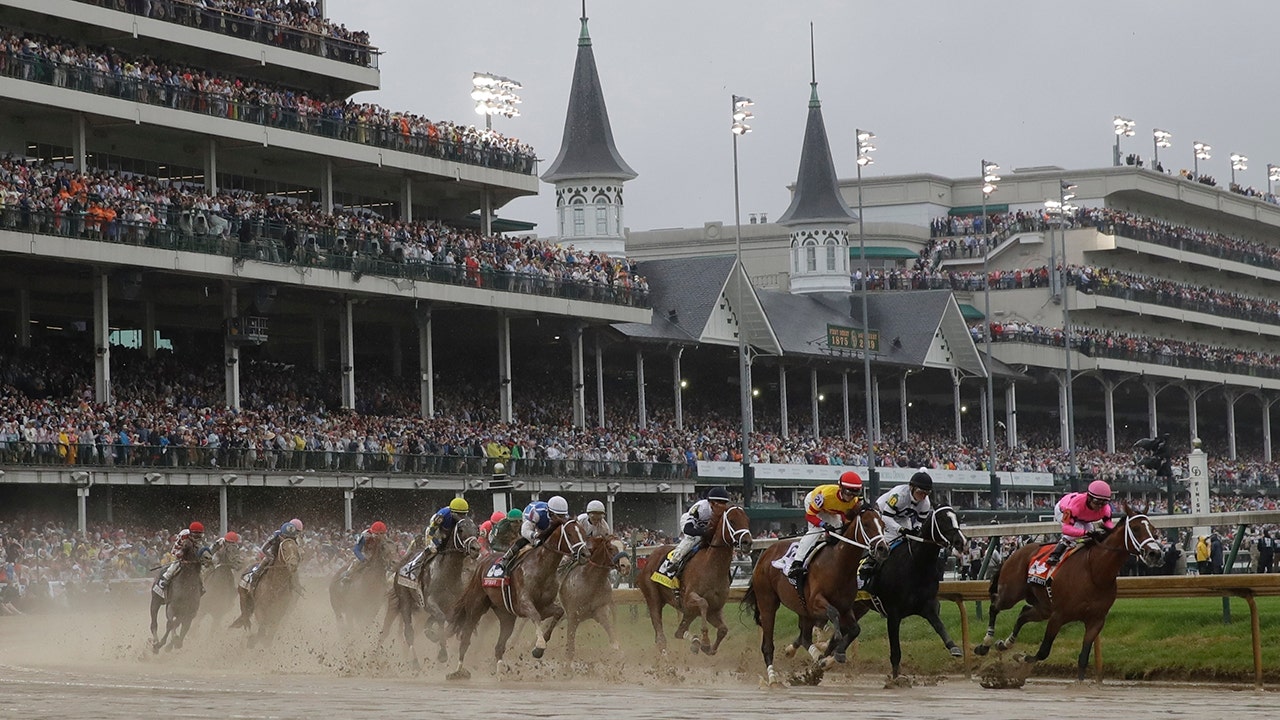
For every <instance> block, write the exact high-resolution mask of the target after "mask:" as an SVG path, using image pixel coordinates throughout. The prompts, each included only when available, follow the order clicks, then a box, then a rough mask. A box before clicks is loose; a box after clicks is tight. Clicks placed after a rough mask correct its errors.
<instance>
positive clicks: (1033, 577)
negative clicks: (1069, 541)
mask: <svg viewBox="0 0 1280 720" xmlns="http://www.w3.org/2000/svg"><path fill="white" fill-rule="evenodd" d="M1054 545H1055V544H1054V543H1049V544H1048V545H1042V546H1041V547H1040V549H1039V550H1037V551H1036V552H1035V554H1034V555H1032V556H1031V563H1030V564H1029V565H1028V566H1027V582H1029V583H1032V584H1034V585H1048V584H1049V583H1051V582H1052V581H1053V575H1054V573H1056V572H1057V571H1058V568H1060V567H1062V563H1063V561H1065V560H1066V559H1067V558H1069V557H1071V554H1072V553H1074V552H1075V551H1076V549H1077V548H1079V547H1080V546H1079V545H1074V544H1073V545H1068V546H1067V551H1066V552H1065V553H1063V554H1062V558H1061V559H1059V560H1058V564H1057V565H1054V566H1053V567H1049V564H1048V562H1047V560H1048V559H1049V553H1051V552H1053V548H1054Z"/></svg>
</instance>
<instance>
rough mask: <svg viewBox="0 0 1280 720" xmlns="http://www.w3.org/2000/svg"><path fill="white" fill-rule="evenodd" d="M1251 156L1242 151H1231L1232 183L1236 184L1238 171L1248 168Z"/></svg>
mask: <svg viewBox="0 0 1280 720" xmlns="http://www.w3.org/2000/svg"><path fill="white" fill-rule="evenodd" d="M1248 169H1249V158H1247V157H1245V156H1244V155H1241V154H1240V153H1231V184H1232V185H1235V184H1236V171H1237V170H1248Z"/></svg>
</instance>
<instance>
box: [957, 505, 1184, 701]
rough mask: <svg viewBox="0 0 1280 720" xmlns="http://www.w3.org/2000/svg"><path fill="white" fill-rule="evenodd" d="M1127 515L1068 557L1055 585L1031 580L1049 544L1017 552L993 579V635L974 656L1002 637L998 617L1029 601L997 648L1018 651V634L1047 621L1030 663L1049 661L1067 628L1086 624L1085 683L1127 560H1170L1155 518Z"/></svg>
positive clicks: (1080, 667)
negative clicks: (1153, 521)
mask: <svg viewBox="0 0 1280 720" xmlns="http://www.w3.org/2000/svg"><path fill="white" fill-rule="evenodd" d="M1124 513H1125V517H1124V519H1123V520H1121V521H1120V522H1118V523H1116V526H1115V527H1114V528H1113V529H1112V530H1110V531H1109V532H1107V533H1106V535H1105V536H1103V537H1102V538H1101V539H1100V540H1096V541H1090V542H1087V543H1086V544H1085V545H1084V546H1083V547H1081V548H1080V549H1079V550H1076V551H1075V552H1073V553H1071V554H1070V555H1068V556H1067V557H1065V558H1063V559H1062V561H1061V562H1060V563H1059V564H1058V568H1057V570H1056V571H1055V572H1054V573H1053V577H1052V583H1051V584H1050V585H1039V584H1036V583H1032V582H1029V581H1028V579H1027V574H1028V570H1029V568H1030V566H1031V562H1032V558H1033V557H1034V556H1035V555H1036V554H1037V553H1038V552H1039V551H1040V550H1041V549H1042V548H1043V547H1044V546H1043V545H1040V544H1031V545H1024V546H1022V547H1020V548H1018V549H1017V550H1015V551H1014V552H1013V554H1012V555H1010V556H1009V559H1008V560H1006V561H1005V563H1004V565H1003V566H1002V567H1001V568H1000V573H999V575H997V576H996V577H994V578H992V579H991V590H990V592H991V610H990V612H989V614H988V617H989V621H988V625H987V635H986V637H985V638H983V640H982V644H981V645H979V646H977V647H975V648H974V649H973V652H974V653H975V654H978V655H986V654H987V651H988V650H989V649H990V647H991V641H992V639H993V638H995V635H996V615H998V614H1000V611H1001V610H1007V609H1008V608H1011V607H1013V606H1014V605H1016V604H1018V603H1019V602H1021V601H1023V600H1025V601H1026V603H1027V604H1026V605H1025V606H1023V608H1022V612H1020V613H1019V614H1018V619H1017V621H1015V622H1014V624H1013V632H1011V633H1010V634H1009V637H1007V638H1005V639H1004V640H1001V641H999V642H997V643H995V646H996V649H997V650H1001V651H1004V650H1008V649H1009V648H1010V647H1012V646H1013V643H1014V642H1015V641H1016V640H1017V638H1018V632H1019V631H1021V630H1022V626H1024V625H1026V624H1027V623H1029V622H1039V621H1041V620H1047V621H1048V623H1047V625H1046V626H1045V630H1044V640H1043V641H1041V643H1040V650H1039V652H1037V653H1036V654H1035V655H1029V656H1027V657H1026V661H1027V662H1029V663H1030V662H1038V661H1040V660H1044V659H1045V658H1047V657H1049V651H1050V650H1052V649H1053V641H1054V639H1056V638H1057V637H1058V631H1059V630H1060V629H1062V626H1063V625H1065V624H1066V623H1069V622H1076V621H1077V620H1078V621H1080V622H1082V623H1084V644H1083V646H1082V647H1081V648H1080V656H1079V658H1078V659H1077V667H1076V679H1077V680H1084V674H1085V668H1086V667H1087V666H1088V664H1089V652H1090V650H1091V649H1092V648H1093V641H1094V640H1096V639H1097V637H1098V634H1099V633H1101V632H1102V626H1103V625H1104V624H1106V622H1107V613H1108V612H1110V610H1111V605H1112V604H1113V603H1114V602H1115V601H1116V576H1117V575H1119V574H1120V569H1121V568H1122V567H1124V564H1125V561H1126V560H1128V558H1129V556H1130V555H1136V556H1138V557H1139V558H1140V559H1141V560H1142V562H1144V563H1146V564H1147V565H1148V566H1152V567H1154V566H1155V565H1159V564H1160V562H1161V561H1162V560H1163V558H1164V551H1163V550H1162V549H1161V547H1160V542H1159V541H1158V540H1156V532H1155V528H1154V527H1152V525H1151V520H1150V519H1148V518H1147V516H1146V515H1135V514H1133V512H1132V511H1131V510H1130V509H1129V506H1128V505H1127V504H1126V505H1125V506H1124Z"/></svg>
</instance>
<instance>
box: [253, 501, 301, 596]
mask: <svg viewBox="0 0 1280 720" xmlns="http://www.w3.org/2000/svg"><path fill="white" fill-rule="evenodd" d="M301 534H302V521H301V520H299V519H297V518H294V519H292V520H290V521H289V522H287V523H285V524H284V525H281V526H280V529H279V530H277V531H275V532H274V533H272V534H271V537H269V538H267V541H266V542H265V543H263V544H262V560H260V561H258V564H257V565H254V566H253V569H252V570H250V571H249V577H248V580H249V590H251V591H252V590H253V589H255V588H256V587H257V586H258V581H259V580H261V579H262V575H263V573H265V572H266V571H267V568H269V567H271V565H272V564H273V563H275V561H276V553H278V552H280V543H282V542H284V541H285V540H286V539H292V540H296V539H298V536H300V535H301Z"/></svg>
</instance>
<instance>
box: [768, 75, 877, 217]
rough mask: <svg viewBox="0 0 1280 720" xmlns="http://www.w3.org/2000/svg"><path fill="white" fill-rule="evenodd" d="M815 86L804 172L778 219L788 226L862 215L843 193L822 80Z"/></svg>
mask: <svg viewBox="0 0 1280 720" xmlns="http://www.w3.org/2000/svg"><path fill="white" fill-rule="evenodd" d="M812 87H813V91H812V94H811V96H810V98H809V121H808V123H807V124H806V125H805V128H804V145H803V146H801V148H800V174H799V175H798V176H797V177H796V186H795V191H794V192H793V193H792V195H791V206H790V207H788V208H787V211H786V212H784V213H782V217H780V218H778V220H777V222H778V224H779V225H783V226H787V227H789V226H792V225H802V224H810V223H830V224H835V225H848V224H849V223H852V222H856V221H857V219H858V215H857V213H855V212H853V211H852V210H850V209H849V206H848V205H846V204H845V202H844V197H843V196H841V195H840V185H839V182H838V180H837V178H836V168H835V164H834V163H833V162H832V161H831V145H830V144H829V143H828V142H827V126H826V123H824V122H823V120H822V104H821V103H820V102H818V83H816V82H815V83H812Z"/></svg>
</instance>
